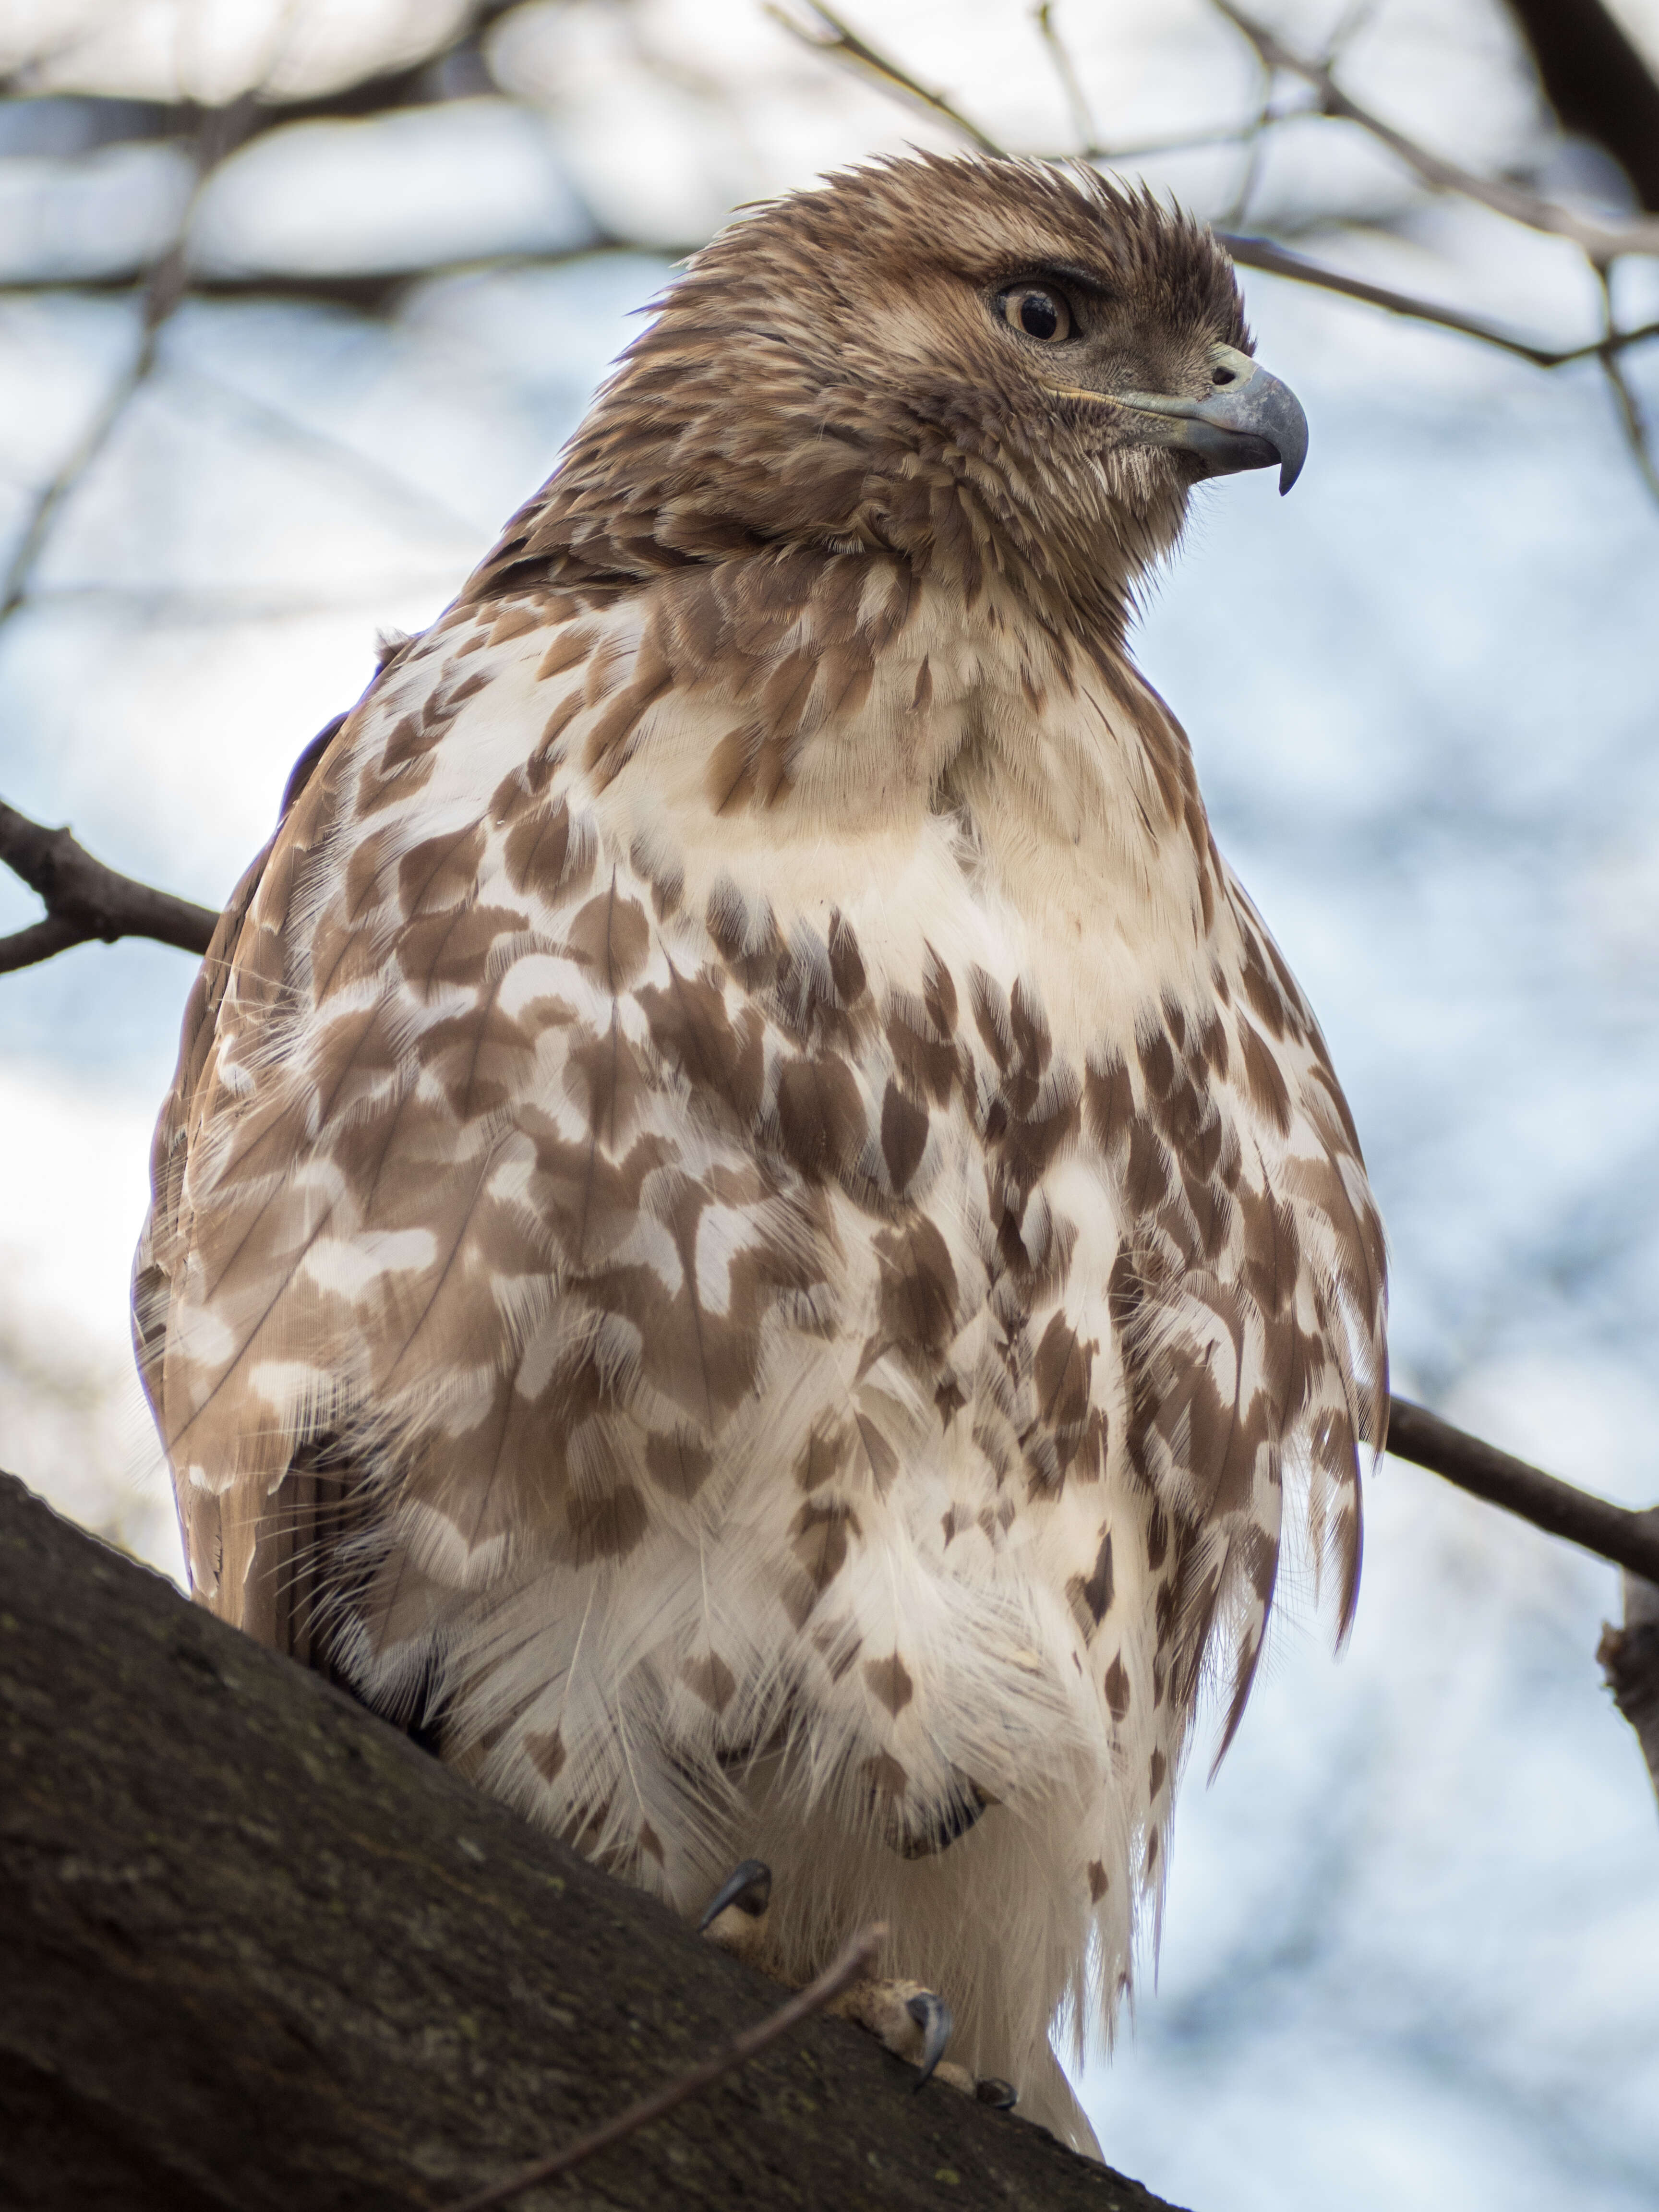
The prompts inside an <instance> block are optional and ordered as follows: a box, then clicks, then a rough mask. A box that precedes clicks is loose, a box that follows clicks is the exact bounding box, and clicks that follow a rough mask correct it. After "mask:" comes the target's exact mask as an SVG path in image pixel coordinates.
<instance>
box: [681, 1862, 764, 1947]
mask: <svg viewBox="0 0 1659 2212" xmlns="http://www.w3.org/2000/svg"><path fill="white" fill-rule="evenodd" d="M771 1902H772V1869H771V1868H770V1867H769V1866H768V1865H767V1863H766V1861H765V1860H764V1859H741V1860H739V1861H738V1864H737V1865H736V1866H734V1867H733V1868H732V1871H731V1873H730V1874H729V1875H726V1880H725V1881H723V1882H722V1883H721V1884H720V1887H719V1888H718V1889H717V1890H716V1891H715V1892H714V1895H713V1896H712V1897H711V1898H710V1899H709V1900H708V1904H707V1905H704V1907H703V1909H702V1918H701V1919H700V1920H699V1921H698V1923H697V1933H698V1935H699V1936H706V1935H707V1934H708V1930H709V1929H711V1928H712V1927H713V1926H714V1923H715V1922H716V1921H717V1920H718V1919H719V1918H720V1915H721V1913H722V1912H725V1911H727V1910H728V1909H729V1908H731V1907H732V1906H735V1907H736V1909H737V1910H738V1911H739V1912H741V1913H744V1914H746V1915H747V1917H749V1918H750V1920H758V1919H759V1918H760V1917H761V1916H762V1915H763V1913H764V1912H765V1911H766V1909H767V1907H768V1905H770V1904H771Z"/></svg>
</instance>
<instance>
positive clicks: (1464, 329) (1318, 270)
mask: <svg viewBox="0 0 1659 2212" xmlns="http://www.w3.org/2000/svg"><path fill="white" fill-rule="evenodd" d="M1216 236H1217V238H1218V240H1220V242H1221V243H1222V245H1223V246H1225V247H1226V249H1227V251H1228V252H1229V253H1231V256H1232V258H1233V259H1234V260H1235V261H1237V262H1239V263H1241V264H1243V267H1245V268H1247V269H1261V270H1266V271H1267V274H1268V275H1269V276H1288V277H1289V278H1290V279H1291V281H1292V283H1297V284H1310V285H1312V286H1314V287H1315V288H1316V289H1317V290H1320V291H1324V292H1340V293H1341V294H1342V295H1343V296H1344V297H1345V298H1346V299H1350V300H1363V301H1365V302H1366V303H1367V304H1368V305H1369V306H1370V307H1386V308H1387V309H1388V311H1389V313H1390V314H1395V315H1407V316H1409V317H1410V318H1411V319H1412V320H1413V322H1419V323H1433V324H1435V325H1437V326H1438V327H1439V328H1441V329H1442V330H1448V331H1458V332H1460V333H1461V334H1462V336H1463V337H1471V338H1479V339H1480V342H1481V343H1482V344H1483V345H1489V346H1496V347H1498V349H1499V351H1500V352H1503V353H1512V354H1516V355H1518V356H1520V358H1521V359H1522V361H1529V362H1532V363H1533V365H1534V368H1564V367H1565V364H1566V363H1567V362H1572V361H1589V360H1592V359H1598V360H1606V359H1607V357H1608V356H1611V355H1614V354H1620V353H1623V352H1625V351H1626V349H1628V348H1629V347H1631V346H1633V345H1641V344H1644V343H1646V341H1647V340H1648V339H1650V338H1655V337H1659V322H1651V323H1643V324H1642V325H1640V326H1639V327H1638V328H1637V329H1635V330H1629V331H1608V332H1607V333H1606V335H1604V336H1603V337H1599V338H1591V339H1589V341H1588V342H1587V343H1584V344H1583V345H1576V346H1540V345H1534V344H1532V343H1530V342H1529V341H1528V340H1527V339H1525V338H1517V337H1513V336H1512V335H1511V334H1510V332H1509V331H1501V330H1499V329H1498V328H1497V327H1496V325H1493V324H1492V323H1484V322H1482V321H1480V319H1479V318H1478V317H1477V316H1474V315H1465V314H1461V313H1459V312H1458V310H1457V309H1456V308H1455V307H1437V306H1436V305H1435V303H1434V301H1431V300H1422V299H1419V298H1417V297H1416V296H1415V295H1413V294H1412V293H1409V292H1396V291H1395V290H1393V289H1391V288H1390V287H1389V286H1388V285H1386V284H1368V283H1366V282H1365V281H1364V278H1363V277H1359V276H1343V275H1342V274H1341V273H1340V271H1339V270H1334V269H1327V268H1325V267H1324V266H1323V265H1322V264H1321V263H1319V262H1316V261H1307V260H1304V258H1303V257H1302V256H1301V255H1300V254H1299V253H1292V252H1290V250H1289V249H1288V247H1285V246H1276V245H1274V243H1273V240H1271V239H1268V238H1243V237H1241V236H1240V235H1239V234H1237V232H1236V231H1228V230H1218V231H1217V233H1216Z"/></svg>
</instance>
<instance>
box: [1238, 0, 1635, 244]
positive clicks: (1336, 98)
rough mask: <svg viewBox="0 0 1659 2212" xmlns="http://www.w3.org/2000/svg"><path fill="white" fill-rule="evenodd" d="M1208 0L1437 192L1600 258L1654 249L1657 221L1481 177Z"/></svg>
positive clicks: (1250, 20)
mask: <svg viewBox="0 0 1659 2212" xmlns="http://www.w3.org/2000/svg"><path fill="white" fill-rule="evenodd" d="M1212 4H1213V5H1214V7H1215V8H1217V9H1218V10H1219V12H1220V13H1221V14H1222V15H1225V17H1226V18H1227V20H1228V21H1229V22H1230V23H1231V24H1233V25H1234V26H1235V27H1237V29H1238V30H1240V31H1242V32H1243V34H1244V36H1245V37H1246V38H1247V39H1248V40H1249V42H1250V44H1251V45H1252V46H1254V47H1255V50H1256V52H1257V53H1258V54H1260V56H1261V58H1262V60H1263V61H1264V62H1265V63H1266V64H1267V66H1268V68H1269V69H1279V70H1287V71H1288V72H1289V73H1290V74H1291V76H1299V77H1301V78H1302V80H1303V81H1304V83H1307V84H1310V85H1311V86H1312V87H1313V88H1314V90H1315V91H1316V93H1317V94H1318V95H1319V106H1320V112H1321V113H1322V114H1324V115H1328V116H1331V117H1333V118H1335V119H1336V120H1338V121H1340V122H1343V123H1352V124H1354V125H1356V126H1357V127H1358V129H1359V130H1361V131H1366V132H1368V133H1369V134H1370V137H1373V138H1375V139H1376V141H1377V143H1379V144H1380V145H1383V146H1386V147H1387V148H1388V149H1389V152H1390V153H1392V154H1394V155H1396V156H1397V157H1398V158H1399V160H1401V161H1403V162H1404V163H1405V164H1406V166H1407V168H1409V169H1412V170H1413V171H1414V172H1415V173H1417V175H1419V177H1421V178H1422V179H1423V181H1424V183H1425V184H1427V185H1433V187H1434V188H1435V190H1436V191H1448V192H1457V193H1460V194H1461V195H1462V197H1464V198H1465V199H1471V200H1476V201H1479V202H1480V204H1481V205H1482V206H1484V207H1489V208H1492V210H1495V212H1496V213H1498V215H1502V216H1508V217H1509V219H1510V222H1518V223H1522V224H1524V225H1525V226H1526V228H1528V229H1529V230H1540V231H1547V232H1549V233H1551V234H1553V235H1554V236H1556V237H1558V238H1570V239H1571V240H1572V242H1573V244H1574V245H1575V246H1580V247H1582V249H1583V252H1585V253H1587V254H1588V255H1589V258H1590V259H1591V260H1592V261H1594V262H1596V263H1599V264H1604V263H1607V262H1608V261H1616V260H1617V259H1618V258H1619V257H1620V254H1624V253H1659V221H1651V222H1648V221H1644V222H1623V223H1613V222H1604V221H1601V220H1600V219H1599V218H1597V217H1596V216H1587V215H1583V214H1581V213H1580V212H1579V211H1578V210H1577V209H1575V208H1566V207H1561V206H1559V204H1557V203H1556V202H1555V201H1553V200H1547V199H1544V198H1543V197H1541V195H1540V194H1538V193H1537V192H1534V191H1528V189H1527V187H1526V186H1525V185H1517V184H1512V183H1510V181H1509V180H1508V179H1502V178H1491V177H1482V176H1480V175H1478V174H1477V173H1476V172H1475V171H1474V170H1473V169H1466V168H1463V167H1462V166H1461V165H1460V164H1459V163H1457V162H1455V161H1446V160H1445V159H1443V156H1441V155H1438V154H1432V153H1431V152H1430V151H1429V149H1427V148H1426V147H1425V146H1419V144H1418V143H1417V142H1416V140H1415V139H1413V138H1408V137H1407V136H1406V135H1405V133H1404V132H1403V131H1396V130H1395V128H1394V126H1393V125H1392V124H1389V123H1384V122H1383V119H1382V118H1381V117H1380V116H1377V115H1374V114H1373V113H1372V112H1371V111H1370V109H1369V108H1367V107H1362V106H1360V104H1359V102H1358V100H1350V99H1349V97H1348V95H1347V94H1346V93H1345V92H1344V91H1343V90H1342V88H1341V87H1340V85H1339V84H1338V83H1337V82H1336V80H1335V78H1334V76H1332V75H1331V72H1330V70H1329V69H1328V67H1327V65H1326V64H1325V63H1323V62H1322V61H1319V60H1316V59H1315V58H1313V57H1312V56H1311V55H1307V54H1299V53H1297V52H1296V50H1295V48H1294V47H1292V46H1287V45H1286V44H1285V41H1284V40H1282V39H1281V38H1279V35H1278V33H1276V32H1273V31H1271V30H1269V29H1268V28H1267V26H1266V24H1264V23H1258V22H1257V21H1255V18H1254V17H1253V16H1250V15H1246V14H1245V12H1244V10H1243V9H1242V8H1239V7H1237V6H1236V5H1235V4H1234V0H1212Z"/></svg>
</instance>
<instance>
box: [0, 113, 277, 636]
mask: <svg viewBox="0 0 1659 2212" xmlns="http://www.w3.org/2000/svg"><path fill="white" fill-rule="evenodd" d="M252 116H253V100H252V94H244V95H243V97H242V98H241V99H240V100H235V101H234V102H233V103H232V104H231V106H228V107H223V108H204V109H203V110H202V111H201V116H200V121H199V123H198V125H197V132H196V137H195V143H194V145H193V147H192V149H191V152H192V158H193V159H194V161H195V164H196V177H195V181H194V183H193V184H192V185H191V191H190V196H189V197H188V198H187V200H186V201H185V206H184V210H183V212H182V213H181V214H180V216H179V221H178V223H177V226H176V227H175V228H174V231H173V239H172V241H171V243H170V244H169V246H167V251H166V252H164V253H163V254H162V255H161V258H160V259H159V260H158V261H157V262H156V263H155V266H154V268H153V269H152V270H150V272H149V278H148V280H147V282H146V283H145V286H144V292H143V325H142V331H141V336H140V337H139V342H138V348H137V352H136V353H135V354H134V355H133V357H132V359H131V362H129V363H128V365H127V367H126V368H125V371H124V372H123V373H122V374H121V375H120V376H119V377H118V379H117V380H116V382H115V384H114V386H113V387H112V390H111V391H110V392H109V394H108V396H107V398H106V399H105V401H104V404H103V405H102V406H101V407H100V409H99V410H98V412H97V414H96V415H95V416H94V417H93V420H92V422H91V424H90V425H89V426H88V428H87V430H86V431H85V433H84V434H83V435H82V438H81V441H80V443H79V444H78V445H77V446H76V448H75V450H74V451H73V453H70V456H69V458H68V459H67V460H65V461H64V463H63V464H62V465H61V466H60V467H59V468H58V471H56V473H55V474H54V475H53V476H52V478H51V479H50V480H49V482H48V483H46V484H45V485H44V486H43V487H42V488H41V489H40V492H39V493H38V494H37V495H36V497H35V501H34V505H33V508H32V510H31V511H30V513H29V518H28V520H27V522H26V523H25V524H24V526H23V532H22V536H21V538H19V540H18V543H17V547H16V550H15V552H14V553H13V555H12V557H11V560H10V562H9V565H8V567H7V570H6V575H5V580H4V583H3V585H0V623H6V622H9V620H10V618H11V617H12V616H13V615H15V613H16V612H17V610H18V609H19V608H20V607H21V605H22V604H23V601H24V599H25V597H26V596H27V592H28V587H29V580H30V578H31V577H32V576H33V574H34V569H35V564H36V563H37V562H39V560H40V556H41V554H42V553H43V552H44V550H46V540H47V538H48V537H49V536H50V535H51V532H52V525H53V524H54V523H55V522H56V521H57V520H58V514H59V513H60V511H61V510H62V508H63V506H64V501H66V500H68V499H69V498H70V495H72V493H73V492H74V490H75V489H76V485H77V484H79V483H81V482H82V479H83V478H84V477H85V476H86V474H87V471H88V470H89V469H90V468H91V467H92V466H93V465H94V462H95V461H96V460H97V459H98V457H99V455H100V453H102V452H103V450H104V448H105V447H106V445H107V444H108V443H109V441H110V439H111V437H112V435H114V432H115V429H116V426H117V425H118V423H119V422H120V421H121V418H122V416H124V415H125V413H126V411H127V409H128V408H129V407H130V406H131V404H132V402H133V400H134V399H135V398H137V395H138V393H139V392H140V391H141V390H142V388H143V386H144V385H145V384H146V383H148V382H149V378H150V376H151V374H153V372H154V370H155V363H156V360H157V358H158V355H159V350H160V345H161V332H162V331H163V330H164V329H165V327H166V325H167V323H168V322H169V321H170V320H171V319H172V318H173V315H174V314H175V313H177V312H178V310H179V305H180V303H181V302H182V301H183V300H184V297H185V291H186V289H188V285H189V277H190V268H189V259H188V248H189V240H190V226H191V221H192V219H193V218H194V216H195V213H196V209H197V204H198V203H199V201H200V199H201V197H202V193H203V191H204V189H205V186H206V184H207V180H208V179H209V177H210V175H211V174H212V173H213V171H214V170H215V169H216V168H217V167H218V166H219V164H220V163H221V162H222V161H224V160H225V158H226V157H227V155H229V154H231V153H233V152H234V150H235V149H236V148H237V147H238V146H239V145H240V144H241V143H242V142H243V141H244V139H245V138H246V136H247V132H248V125H249V124H250V123H251V122H252Z"/></svg>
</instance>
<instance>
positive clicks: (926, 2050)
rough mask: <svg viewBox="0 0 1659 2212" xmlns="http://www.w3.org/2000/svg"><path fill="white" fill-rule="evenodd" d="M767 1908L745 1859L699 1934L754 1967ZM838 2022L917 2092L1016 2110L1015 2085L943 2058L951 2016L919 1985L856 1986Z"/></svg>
mask: <svg viewBox="0 0 1659 2212" xmlns="http://www.w3.org/2000/svg"><path fill="white" fill-rule="evenodd" d="M771 1903H772V1869H771V1868H770V1867H769V1866H768V1865H767V1863H766V1862H765V1860H764V1859H743V1860H741V1861H740V1862H739V1863H738V1865H736V1866H734V1867H733V1868H732V1871H731V1873H730V1874H729V1875H726V1880H725V1881H723V1882H721V1884H720V1887H719V1888H718V1889H717V1890H716V1891H715V1892H714V1895H713V1896H712V1897H711V1898H710V1899H709V1900H708V1904H707V1905H704V1907H703V1909H702V1913H701V1915H700V1916H699V1917H698V1921H697V1932H698V1934H699V1935H702V1936H708V1939H709V1941H710V1942H714V1943H718V1944H719V1945H720V1948H721V1949H722V1950H725V1951H733V1952H735V1953H736V1954H738V1957H739V1958H749V1959H751V1960H758V1959H759V1958H760V1956H761V1954H763V1951H764V1948H765V1942H766V1917H767V1913H768V1911H769V1909H770V1906H771ZM829 2010H830V2011H831V2012H833V2013H836V2014H838V2015H840V2016H841V2018H842V2019H843V2020H850V2021H855V2022H856V2024H857V2025H858V2026H859V2027H861V2028H863V2029H865V2030H866V2033H869V2034H871V2035H873V2036H874V2037H875V2038H876V2039H877V2041H878V2043H880V2044H882V2045H884V2047H885V2048H886V2049H887V2050H889V2051H891V2052H892V2053H893V2055H894V2056H895V2057H897V2058H903V2059H906V2060H908V2062H909V2063H910V2064H911V2065H913V2066H915V2068H916V2069H918V2071H917V2077H916V2082H915V2087H916V2088H917V2089H923V2088H926V2087H927V2084H928V2082H929V2081H943V2082H945V2084H946V2086H947V2087H950V2088H952V2089H955V2090H957V2091H958V2092H959V2093H961V2094H962V2095H963V2096H964V2097H972V2098H975V2100H977V2101H978V2102H979V2103H980V2104H981V2105H990V2106H994V2108H995V2109H996V2110H997V2111H999V2112H1008V2111H1010V2110H1012V2106H1013V2105H1014V2104H1015V2102H1016V2095H1015V2091H1014V2087H1013V2084H1012V2082H1009V2081H1000V2080H999V2079H998V2078H997V2077H996V2076H995V2075H986V2076H985V2077H984V2078H983V2079H979V2078H976V2077H975V2075H972V2074H970V2073H969V2070H968V2069H967V2068H966V2067H965V2066H957V2065H956V2064H955V2063H953V2062H952V2061H951V2060H950V2059H947V2058H946V2057H945V2051H946V2049H947V2047H948V2046H949V2044H950V2041H951V2008H950V2006H949V2005H947V2004H946V2003H945V2000H944V1998H943V1997H942V1996H939V1994H938V1992H937V1991H936V1990H928V1989H924V1988H923V1987H922V1985H921V1983H920V1982H908V1981H899V1980H888V1979H884V1978H878V1977H874V1976H872V1977H871V1978H869V1979H867V1980H866V1981H861V1982H854V1984H853V1986H852V1988H851V1989H850V1990H845V1991H844V1992H843V1993H842V1995H841V1996H838V1997H837V1998H836V2000H835V2001H834V2002H833V2003H832V2004H831V2005H830V2006H829Z"/></svg>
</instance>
